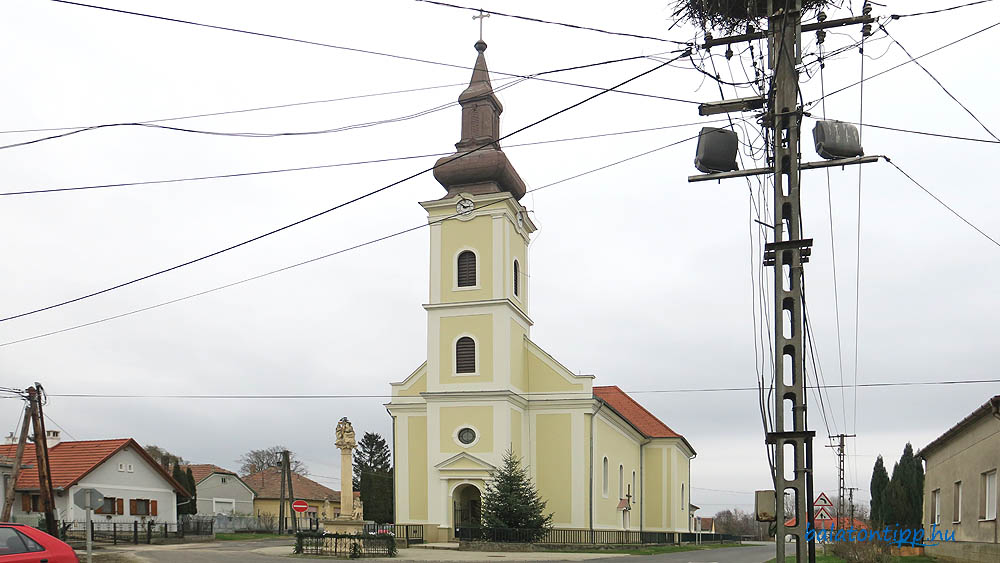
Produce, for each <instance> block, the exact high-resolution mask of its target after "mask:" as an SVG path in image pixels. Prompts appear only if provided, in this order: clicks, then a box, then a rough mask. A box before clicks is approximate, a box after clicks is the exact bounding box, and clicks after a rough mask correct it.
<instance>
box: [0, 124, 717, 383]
mask: <svg viewBox="0 0 1000 563" xmlns="http://www.w3.org/2000/svg"><path fill="white" fill-rule="evenodd" d="M697 137H698V136H697V135H695V136H692V137H687V138H685V139H681V140H679V141H675V142H673V143H669V144H667V145H663V146H661V147H657V148H655V149H652V150H648V151H645V152H642V153H639V154H636V155H632V156H629V157H626V158H623V159H621V160H618V161H615V162H612V163H610V164H605V165H603V166H599V167H597V168H593V169H590V170H587V171H586V172H581V173H579V174H574V175H573V176H570V177H567V178H563V179H561V180H556V181H555V182H550V183H548V184H545V185H543V186H539V187H537V188H533V189H530V190H528V192H526V193H533V192H537V191H540V190H544V189H546V188H551V187H552V186H556V185H559V184H562V183H564V182H568V181H570V180H573V179H576V178H580V177H582V176H586V175H588V174H593V173H595V172H599V171H601V170H605V169H607V168H610V167H612V166H617V165H618V164H622V163H625V162H628V161H631V160H634V159H636V158H640V157H642V156H646V155H649V154H652V153H655V152H657V151H660V150H663V149H666V148H669V147H672V146H676V145H679V144H681V143H684V142H686V141H690V140H692V139H696V138H697ZM490 205H494V204H488V205H486V206H483V207H481V209H482V208H484V207H489V206H490ZM459 215H460V214H458V213H456V214H452V215H449V216H446V217H442V218H440V219H436V220H434V221H428V222H424V223H421V224H419V225H416V226H414V227H410V228H408V229H403V230H401V231H396V232H395V233H391V234H388V235H385V236H382V237H379V238H376V239H372V240H369V241H366V242H363V243H360V244H356V245H354V246H349V247H347V248H342V249H340V250H337V251H335V252H330V253H328V254H324V255H322V256H317V257H316V258H311V259H309V260H304V261H302V262H297V263H295V264H291V265H288V266H285V267H282V268H278V269H276V270H271V271H269V272H265V273H263V274H258V275H255V276H251V277H248V278H243V279H241V280H238V281H235V282H231V283H227V284H225V285H220V286H216V287H214V288H211V289H207V290H204V291H199V292H197V293H192V294H189V295H186V296H184V297H178V298H176V299H171V300H169V301H163V302H161V303H157V304H155V305H150V306H147V307H141V308H139V309H133V310H131V311H126V312H124V313H119V314H117V315H111V316H108V317H103V318H100V319H96V320H94V321H90V322H86V323H82V324H78V325H73V326H70V327H66V328H62V329H59V330H54V331H49V332H45V333H41V334H36V335H33V336H28V337H25V338H21V339H18V340H11V341H8V342H3V343H0V348H2V347H5V346H12V345H14V344H19V343H22V342H28V341H31V340H37V339H39V338H45V337H47V336H54V335H56V334H62V333H64V332H70V331H73V330H77V329H81V328H86V327H89V326H94V325H97V324H102V323H105V322H108V321H113V320H116V319H120V318H123V317H128V316H131V315H135V314H138V313H143V312H146V311H150V310H153V309H159V308H160V307H165V306H167V305H173V304H174V303H179V302H181V301H187V300H189V299H194V298H195V297H201V296H202V295H207V294H209V293H215V292H217V291H221V290H223V289H228V288H230V287H234V286H237V285H242V284H244V283H248V282H251V281H254V280H258V279H261V278H265V277H268V276H272V275H274V274H278V273H281V272H284V271H287V270H291V269H293V268H298V267H300V266H305V265H306V264H311V263H313V262H318V261H320V260H324V259H326V258H330V257H333V256H336V255H338V254H344V253H346V252H350V251H352V250H357V249H359V248H363V247H366V246H370V245H372V244H375V243H378V242H381V241H384V240H388V239H391V238H395V237H397V236H400V235H403V234H406V233H409V232H412V231H416V230H419V229H422V228H424V227H429V226H430V225H432V224H437V223H441V222H443V221H447V220H448V219H452V218H454V217H458V216H459ZM15 391H16V390H15Z"/></svg>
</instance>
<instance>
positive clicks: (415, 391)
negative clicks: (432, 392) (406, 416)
mask: <svg viewBox="0 0 1000 563" xmlns="http://www.w3.org/2000/svg"><path fill="white" fill-rule="evenodd" d="M411 377H414V378H415V379H414V380H413V382H412V383H411V384H410V386H409V387H408V388H406V389H400V390H399V392H398V393H397V395H399V396H400V397H419V396H420V394H421V393H423V392H425V391H427V363H426V362H424V365H423V366H421V367H420V369H419V370H417V372H416V373H415V374H414V375H413V376H411ZM407 379H409V378H407Z"/></svg>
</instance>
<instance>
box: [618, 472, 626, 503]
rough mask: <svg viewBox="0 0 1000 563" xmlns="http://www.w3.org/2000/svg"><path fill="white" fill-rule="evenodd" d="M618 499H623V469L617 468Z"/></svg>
mask: <svg viewBox="0 0 1000 563" xmlns="http://www.w3.org/2000/svg"><path fill="white" fill-rule="evenodd" d="M618 498H619V499H623V498H625V468H624V467H623V466H621V465H619V466H618Z"/></svg>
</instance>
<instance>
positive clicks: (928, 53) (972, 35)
mask: <svg viewBox="0 0 1000 563" xmlns="http://www.w3.org/2000/svg"><path fill="white" fill-rule="evenodd" d="M53 1H58V0H53ZM997 26H1000V22H996V23H994V24H991V25H988V26H986V27H984V28H982V29H980V30H979V31H974V32H972V33H970V34H968V35H966V36H964V37H961V38H959V39H956V40H954V41H952V42H951V43H946V44H944V45H942V46H940V47H938V48H936V49H932V50H930V51H927V52H926V53H924V54H922V55H918V56H916V57H912V58H911V59H910V60H908V61H903V62H901V63H899V64H897V65H895V66H891V67H889V68H887V69H885V70H883V71H880V72H876V73H875V74H872V75H870V76H868V77H867V78H865V79H864V80H863V81H868V80H871V79H872V78H876V77H878V76H882V75H883V74H885V73H887V72H891V71H893V70H896V69H897V68H899V67H901V66H906V65H908V64H910V63H912V62H915V61H917V60H918V59H922V58H924V57H926V56H928V55H932V54H934V53H937V52H938V51H940V50H942V49H946V48H948V47H951V46H952V45H956V44H958V43H961V42H962V41H965V40H966V39H970V38H972V37H975V36H976V35H979V34H980V33H984V32H986V31H989V30H991V29H993V28H995V27H997ZM861 82H862V81H858V82H854V83H852V84H848V85H847V86H844V87H841V88H838V89H836V90H834V91H832V92H829V93H827V94H826V96H824V98H827V97H830V96H832V95H834V94H839V93H840V92H843V91H844V90H848V89H850V88H853V87H855V86H857V85H859V84H861ZM822 99H823V98H820V99H816V100H813V101H811V102H809V103H808V104H805V106H803V107H812V106H814V105H816V104H817V103H819V102H820V101H821V100H822Z"/></svg>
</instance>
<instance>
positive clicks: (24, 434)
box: [0, 403, 31, 522]
mask: <svg viewBox="0 0 1000 563" xmlns="http://www.w3.org/2000/svg"><path fill="white" fill-rule="evenodd" d="M30 424H31V404H30V403H27V404H25V405H24V420H22V421H21V435H20V436H19V437H18V439H17V451H16V453H15V454H14V470H13V474H12V475H11V476H10V485H9V486H8V487H7V490H6V491H4V499H3V514H2V515H0V522H10V513H11V511H12V510H13V509H14V489H15V487H16V486H17V478H18V477H20V475H21V462H22V460H23V459H24V445H25V443H26V442H27V441H28V426H29V425H30Z"/></svg>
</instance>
